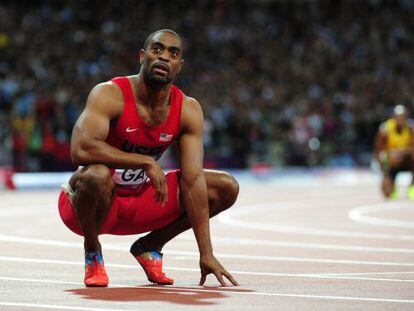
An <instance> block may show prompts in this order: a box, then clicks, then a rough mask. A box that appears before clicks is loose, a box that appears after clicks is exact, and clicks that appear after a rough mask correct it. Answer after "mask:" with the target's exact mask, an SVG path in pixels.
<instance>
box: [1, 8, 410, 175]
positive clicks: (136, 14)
mask: <svg viewBox="0 0 414 311" xmlns="http://www.w3.org/2000/svg"><path fill="white" fill-rule="evenodd" d="M160 28H171V29H174V30H176V31H177V32H178V33H179V34H180V35H182V37H183V40H184V58H185V61H186V63H185V66H184V70H183V73H182V74H181V76H180V77H179V79H178V80H177V82H176V83H177V84H178V85H179V86H180V87H181V88H182V89H183V91H184V92H185V93H186V94H187V95H189V96H192V97H195V98H197V99H198V100H199V101H200V103H201V104H202V106H203V110H204V113H205V118H206V121H205V148H206V152H205V154H206V165H207V166H209V167H252V166H257V165H272V166H284V165H299V166H319V165H332V166H335V165H341V166H354V165H367V164H368V163H369V161H370V159H371V156H372V148H373V147H372V146H373V138H374V135H375V132H376V130H377V127H378V125H379V123H380V122H382V121H383V120H384V119H386V118H387V117H388V116H389V114H390V111H391V109H392V106H393V105H395V104H405V105H406V106H407V107H408V108H409V109H412V108H413V107H414V101H413V99H414V61H413V55H414V1H410V0H401V1H381V0H370V1H367V0H354V1H352V0H349V1H328V0H326V1H304V0H302V1H282V0H280V1H271V0H267V1H265V0H261V1H259V0H258V1H253V0H250V1H248V0H239V1H235V0H234V1H207V0H192V1H187V0H185V1H184V0H183V1H156V2H154V1H151V2H149V1H127V0H124V1H2V2H1V3H0V164H3V165H13V166H14V167H15V169H16V170H18V171H38V170H43V171H63V170H70V169H72V166H71V163H70V153H69V150H70V135H71V130H72V128H73V125H74V122H75V121H76V118H77V116H78V115H79V113H80V112H81V111H82V109H83V107H84V105H85V102H86V99H87V96H88V93H89V91H90V90H91V88H92V87H93V86H94V85H96V84H97V83H100V82H103V81H106V80H109V79H111V78H112V77H115V76H123V75H130V74H135V73H137V72H138V70H139V66H138V59H137V55H138V54H137V53H138V51H139V49H140V48H141V47H142V45H143V43H144V41H145V39H146V37H147V36H148V34H149V33H151V32H152V31H154V30H157V29H160Z"/></svg>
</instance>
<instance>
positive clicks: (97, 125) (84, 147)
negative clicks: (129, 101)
mask: <svg viewBox="0 0 414 311" xmlns="http://www.w3.org/2000/svg"><path fill="white" fill-rule="evenodd" d="M122 100H123V99H122V93H121V91H120V90H119V89H118V87H117V86H115V85H114V84H113V83H103V84H99V85H97V86H96V87H95V88H94V89H93V90H92V91H91V93H90V94H89V97H88V101H87V103H86V107H85V110H84V111H83V112H82V114H81V115H80V117H79V118H78V120H77V122H76V124H75V126H74V129H73V132H72V142H71V156H72V161H73V163H74V164H75V165H91V164H103V165H106V166H108V167H112V168H126V169H144V170H145V171H146V173H147V175H148V177H149V178H150V179H151V182H152V184H153V186H154V188H155V189H156V200H157V201H159V202H165V201H166V199H167V184H166V180H165V176H164V174H163V172H162V170H161V168H160V166H159V165H158V163H157V162H156V161H155V160H154V159H153V158H151V157H150V156H146V155H140V154H136V153H127V152H123V151H122V150H119V149H117V148H115V147H113V146H111V145H109V144H107V143H106V142H105V140H106V138H107V136H108V134H109V128H110V122H111V121H112V120H115V119H116V118H118V117H120V116H121V114H122V111H123V103H122Z"/></svg>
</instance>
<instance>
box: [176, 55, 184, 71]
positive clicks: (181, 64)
mask: <svg viewBox="0 0 414 311" xmlns="http://www.w3.org/2000/svg"><path fill="white" fill-rule="evenodd" d="M183 66H184V59H182V60H181V62H180V68H179V69H178V71H177V74H179V73H180V72H181V69H182V68H183Z"/></svg>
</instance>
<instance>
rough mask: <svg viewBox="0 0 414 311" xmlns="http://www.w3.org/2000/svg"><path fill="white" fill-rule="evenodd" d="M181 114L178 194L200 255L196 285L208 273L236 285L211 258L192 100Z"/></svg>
mask: <svg viewBox="0 0 414 311" xmlns="http://www.w3.org/2000/svg"><path fill="white" fill-rule="evenodd" d="M182 114H183V115H182V123H183V126H182V128H183V134H182V135H181V137H180V140H179V151H180V168H181V178H180V193H181V197H182V199H183V203H184V207H185V209H186V212H187V216H188V218H189V220H190V223H191V225H192V228H193V231H194V235H195V237H196V240H197V244H198V249H199V251H200V268H201V280H200V285H203V284H204V282H205V280H206V276H207V274H209V273H213V274H214V275H215V276H216V278H217V279H218V280H219V282H220V283H221V284H222V285H223V286H226V284H225V282H224V280H223V276H222V275H224V276H226V277H227V278H228V279H229V280H230V281H231V282H232V283H233V284H234V285H237V282H236V281H235V280H234V278H233V277H232V276H231V275H230V273H228V272H227V271H226V270H225V269H224V268H223V266H222V265H221V264H220V263H219V262H218V261H217V259H216V258H215V257H214V255H213V249H212V245H211V238H210V225H209V218H210V216H209V206H208V197H207V185H206V179H205V176H204V171H203V153H204V150H203V113H202V110H201V107H200V105H199V104H198V102H197V101H196V100H194V99H191V98H186V100H185V102H184V107H183V112H182Z"/></svg>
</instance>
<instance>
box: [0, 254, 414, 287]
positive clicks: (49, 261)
mask: <svg viewBox="0 0 414 311" xmlns="http://www.w3.org/2000/svg"><path fill="white" fill-rule="evenodd" d="M0 261H6V262H7V261H8V262H24V263H29V264H33V263H41V264H53V265H69V266H83V265H84V262H81V261H68V260H52V259H39V258H21V257H5V256H0ZM105 265H106V267H113V268H121V269H133V270H137V268H138V266H137V265H124V264H111V263H106V264H105ZM164 269H165V270H171V271H188V272H197V273H199V272H200V270H199V269H194V268H181V267H168V266H166V267H164ZM230 272H231V273H233V274H239V275H256V276H272V277H293V278H316V279H346V280H366V281H377V282H400V283H414V280H406V279H385V278H363V277H347V276H342V275H339V276H338V277H335V276H332V275H330V274H318V273H273V272H251V271H237V270H232V271H230Z"/></svg>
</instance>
